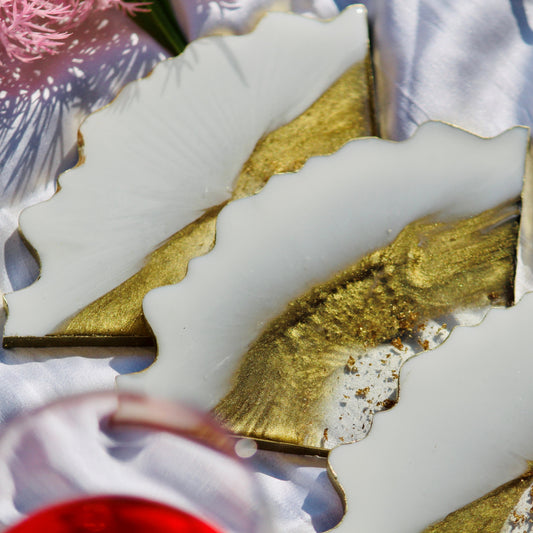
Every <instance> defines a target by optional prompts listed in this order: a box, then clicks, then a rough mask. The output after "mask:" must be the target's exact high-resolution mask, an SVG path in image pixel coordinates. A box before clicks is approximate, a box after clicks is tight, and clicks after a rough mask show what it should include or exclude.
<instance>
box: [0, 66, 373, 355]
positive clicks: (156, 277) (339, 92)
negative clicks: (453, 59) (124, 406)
mask: <svg viewBox="0 0 533 533" xmlns="http://www.w3.org/2000/svg"><path fill="white" fill-rule="evenodd" d="M374 124H375V121H374V107H373V80H372V67H371V60H370V57H369V56H368V57H367V58H366V59H365V60H364V61H362V62H359V63H357V64H355V65H354V66H352V67H351V68H350V69H349V70H348V71H347V72H346V73H345V74H344V75H343V76H341V77H340V78H339V79H338V80H337V81H336V82H335V83H334V84H333V85H332V86H331V87H330V88H329V89H328V90H327V91H326V92H325V93H324V94H323V95H322V96H321V97H320V98H319V99H318V100H317V101H316V102H315V103H314V104H313V105H311V107H309V108H308V109H307V110H306V111H305V112H304V113H302V114H301V115H300V116H299V117H297V118H296V119H295V120H293V121H292V122H290V123H289V124H287V125H285V126H282V127H280V128H278V129H277V130H275V131H273V132H272V133H270V134H268V135H267V136H265V137H264V138H262V139H261V140H260V141H259V142H258V143H257V145H256V147H255V149H254V151H253V153H252V154H251V156H250V158H249V159H248V161H247V162H246V163H245V164H244V166H243V168H242V170H241V172H240V175H239V176H238V178H237V179H236V182H235V188H234V192H233V195H232V199H237V198H243V197H246V196H250V195H253V194H255V193H256V192H258V191H259V190H260V189H261V188H262V187H263V186H264V184H265V183H266V182H267V181H268V179H269V178H270V177H271V176H273V175H275V174H281V173H285V172H295V171H297V170H299V169H300V168H301V167H302V166H303V165H304V164H305V162H306V161H307V160H308V159H309V158H310V157H313V156H317V155H328V154H332V153H334V152H336V151H337V150H338V149H339V148H341V147H342V146H343V145H344V144H346V143H347V142H348V141H350V140H353V139H355V138H358V137H365V136H372V135H375V134H376V131H375V125H374ZM222 207H223V205H220V206H216V207H213V208H212V209H210V210H209V211H208V212H206V213H205V214H204V215H203V216H202V217H201V218H200V219H198V220H197V221H195V222H193V223H192V224H190V225H188V226H187V227H185V228H184V229H182V230H181V231H179V232H178V233H176V234H175V235H173V236H172V237H170V238H169V239H168V240H167V241H166V242H165V243H163V244H162V245H161V246H160V247H159V248H158V249H157V250H155V251H154V252H153V253H152V254H151V255H150V256H148V257H147V260H146V264H145V265H144V267H143V268H142V269H141V270H140V271H139V272H138V273H136V274H135V275H133V276H132V277H131V278H129V279H128V280H126V281H125V282H123V283H122V284H120V285H119V286H117V287H116V288H115V289H113V290H112V291H110V292H108V293H107V294H105V295H103V296H102V297H100V298H99V299H97V300H95V301H94V302H92V303H91V304H89V305H88V306H87V307H85V308H84V309H83V310H81V311H80V312H79V313H78V314H76V315H74V316H73V317H72V318H70V319H67V320H66V321H65V323H64V325H63V326H61V327H60V328H59V329H58V330H57V331H55V332H54V334H52V335H47V336H46V337H31V338H30V337H28V338H24V337H20V338H17V337H13V338H6V339H4V344H5V345H8V346H22V345H25V346H28V345H30V346H39V345H40V346H43V345H46V346H50V345H62V344H65V343H66V344H68V345H74V344H76V338H79V340H80V342H79V344H80V345H90V344H93V343H92V342H91V339H94V341H95V343H97V344H99V345H100V344H105V339H106V338H110V342H112V343H113V344H114V345H120V344H121V343H122V344H123V345H126V344H128V345H131V344H133V345H136V344H148V343H153V338H152V332H151V330H150V327H149V325H148V324H147V322H146V320H145V318H144V316H143V313H142V300H143V298H144V296H145V294H146V293H147V292H148V291H150V290H151V289H154V288H156V287H160V286H163V285H169V284H174V283H178V282H179V281H181V280H182V279H183V278H184V276H185V274H186V272H187V265H188V263H189V261H190V260H191V259H192V258H194V257H197V256H200V255H203V254H205V253H207V252H208V251H209V250H211V248H212V247H213V245H214V240H215V223H216V217H217V215H218V213H219V211H220V209H221V208H222Z"/></svg>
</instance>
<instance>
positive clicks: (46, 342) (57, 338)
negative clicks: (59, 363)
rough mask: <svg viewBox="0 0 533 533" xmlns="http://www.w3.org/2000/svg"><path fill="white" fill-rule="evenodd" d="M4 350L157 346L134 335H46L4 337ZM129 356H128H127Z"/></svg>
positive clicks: (151, 341) (151, 339)
mask: <svg viewBox="0 0 533 533" xmlns="http://www.w3.org/2000/svg"><path fill="white" fill-rule="evenodd" d="M2 344H3V347H4V348H58V347H83V346H104V347H109V346H114V347H117V346H118V347H132V346H155V345H156V343H155V340H154V338H153V337H148V336H140V335H138V336H133V335H128V336H126V335H45V336H43V337H4V338H3V343H2ZM125 355H128V354H125Z"/></svg>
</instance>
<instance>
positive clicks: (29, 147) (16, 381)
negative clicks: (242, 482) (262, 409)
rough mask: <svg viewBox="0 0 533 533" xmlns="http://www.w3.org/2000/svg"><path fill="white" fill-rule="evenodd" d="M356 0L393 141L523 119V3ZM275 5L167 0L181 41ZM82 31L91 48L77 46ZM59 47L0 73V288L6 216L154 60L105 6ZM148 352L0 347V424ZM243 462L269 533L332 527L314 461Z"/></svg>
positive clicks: (320, 6)
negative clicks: (254, 479) (438, 124)
mask: <svg viewBox="0 0 533 533" xmlns="http://www.w3.org/2000/svg"><path fill="white" fill-rule="evenodd" d="M342 1H343V0H338V2H339V7H341V8H342V7H344V4H343V3H342ZM364 3H365V4H366V5H367V8H368V10H369V14H370V20H371V29H372V36H373V48H374V60H375V63H376V67H377V72H376V78H377V82H378V84H377V86H378V87H377V88H378V92H377V102H378V110H379V122H380V125H381V131H382V135H383V136H386V137H390V138H393V139H405V138H406V137H408V136H409V135H411V134H412V132H413V131H414V130H415V128H416V127H417V125H419V124H421V123H423V122H425V121H427V120H433V119H439V120H444V121H447V122H452V123H455V124H457V125H460V126H462V127H464V128H467V129H469V130H471V131H473V132H475V133H477V134H480V135H485V136H489V135H495V134H497V133H500V132H501V131H503V130H505V129H507V128H509V127H511V126H512V125H515V124H524V125H527V126H531V125H532V123H533V97H532V96H530V95H531V94H533V91H532V89H533V55H532V54H533V29H532V28H533V2H531V1H525V0H524V1H522V0H469V1H468V2H465V1H464V0H448V1H446V2H435V1H432V0H424V1H423V0H366V2H364ZM277 5H278V4H276V3H274V2H270V1H266V0H265V1H263V0H257V1H255V2H254V1H251V0H248V1H242V2H238V1H236V0H235V1H232V0H219V1H214V0H213V1H208V0H174V6H175V10H176V13H177V14H178V17H179V18H180V20H181V23H182V25H183V27H184V28H185V30H186V32H187V33H188V35H190V36H193V37H196V36H199V35H204V34H206V33H208V32H210V31H213V30H216V29H220V28H221V27H226V28H230V30H232V31H245V30H246V29H247V28H248V27H249V24H250V23H253V20H254V19H255V18H256V17H257V14H258V12H259V11H260V10H262V9H264V8H265V7H267V6H269V7H272V6H273V7H276V6H277ZM281 7H282V8H284V9H285V8H286V7H287V4H283V5H282V6H281ZM290 7H292V8H293V9H294V10H296V11H299V12H301V11H304V12H305V11H310V12H315V13H318V14H319V15H322V16H325V17H330V16H332V15H334V14H335V12H336V8H335V6H334V5H333V4H332V3H331V1H330V0H293V1H292V3H291V4H290ZM98 17H100V18H98ZM104 20H107V22H105V23H104ZM94 36H98V39H97V41H92V40H91V39H93V37H94ZM98 43H100V44H98ZM69 45H70V52H69V54H70V55H68V58H65V57H62V56H58V57H57V58H51V59H47V60H46V61H43V62H40V63H34V64H31V65H29V66H27V67H21V68H20V69H19V70H17V68H16V67H13V68H11V67H9V68H6V67H0V68H2V70H1V71H0V80H1V84H0V184H1V187H2V196H1V200H0V202H1V203H0V238H1V239H2V240H1V243H0V288H1V290H2V291H4V292H5V291H9V290H12V289H17V288H21V287H23V286H25V285H27V284H28V283H30V282H31V281H32V280H33V279H34V278H35V276H36V275H37V267H36V264H35V261H34V260H33V259H32V258H31V256H30V255H29V253H28V252H27V251H26V249H25V248H24V246H23V244H22V242H21V241H20V239H19V237H18V235H17V233H16V225H17V218H18V215H19V213H20V210H21V209H22V208H23V207H24V206H27V205H30V204H32V203H34V202H37V201H42V200H44V199H46V198H48V197H49V196H50V195H51V194H52V192H53V189H54V180H55V178H56V177H57V175H58V173H59V172H60V171H62V170H64V169H65V168H68V167H69V166H72V165H73V164H74V163H75V161H76V155H75V144H76V131H77V128H78V125H79V123H80V121H81V120H82V119H83V117H84V116H86V115H87V114H88V113H90V112H91V111H93V110H95V109H96V108H98V107H100V106H102V105H105V104H106V103H107V102H109V101H110V100H111V99H112V98H113V95H114V94H116V92H117V91H118V90H119V88H120V87H121V86H122V85H123V84H124V83H126V82H127V81H129V80H131V79H135V78H137V77H141V76H143V75H145V74H146V73H147V72H149V70H151V68H152V67H153V66H154V64H155V63H156V62H157V61H159V60H160V59H162V58H163V57H166V55H167V54H166V53H165V52H164V51H163V50H162V49H161V48H160V47H159V46H157V45H156V44H155V43H154V42H153V41H152V40H151V39H150V38H149V37H148V36H147V35H146V34H144V33H143V32H142V31H140V30H139V29H138V28H136V27H135V26H134V25H133V24H132V23H131V22H130V21H128V19H126V18H125V17H124V16H123V15H121V14H120V13H112V12H107V13H105V14H102V15H101V14H97V15H95V16H94V18H93V19H91V21H88V22H87V23H86V24H85V25H84V26H83V29H82V30H80V33H79V34H77V35H75V36H74V37H73V38H72V40H71V42H70V43H69ZM92 48H95V49H96V50H97V51H96V52H92ZM80 61H81V62H80ZM152 357H153V353H152V352H151V351H150V350H145V349H136V350H130V349H128V350H124V349H107V350H105V349H98V350H96V349H67V348H64V349H40V350H37V349H31V350H30V349H17V350H1V351H0V425H1V424H4V423H5V422H6V421H7V420H8V419H10V418H12V417H13V416H15V415H17V414H19V413H21V412H23V411H25V410H27V409H29V408H31V407H35V406H38V405H42V404H44V403H46V402H47V401H50V400H52V399H54V398H57V397H61V396H65V395H68V394H73V393H77V392H83V391H89V390H111V389H112V388H113V386H114V378H115V376H116V375H117V374H119V373H127V372H134V371H137V370H140V369H142V368H145V367H146V366H147V365H148V364H149V363H150V362H151V360H152ZM378 416H379V415H378ZM0 427H1V426H0ZM80 430H81V429H80ZM87 461H88V462H89V463H90V462H91V458H90V457H88V458H87ZM254 462H255V469H256V471H257V476H258V478H259V479H260V481H261V483H262V484H263V486H264V487H265V489H266V491H267V492H268V494H269V495H270V497H271V498H272V499H273V501H274V502H275V504H274V506H273V507H274V509H275V510H276V516H277V524H278V528H279V530H280V531H283V532H287V533H291V532H294V533H296V532H297V533H300V532H301V533H306V532H313V531H326V530H327V529H329V528H331V527H332V526H333V525H334V524H335V523H336V522H337V521H338V520H339V519H340V517H341V515H342V508H341V505H340V500H339V498H338V496H337V495H336V493H335V492H334V491H333V489H332V487H331V485H330V483H329V482H328V480H327V474H326V471H325V468H324V461H323V460H321V459H316V458H306V457H294V456H284V455H282V454H276V453H273V452H260V453H259V454H258V455H257V457H256V458H255V459H254ZM91 467H92V468H98V464H92V465H91Z"/></svg>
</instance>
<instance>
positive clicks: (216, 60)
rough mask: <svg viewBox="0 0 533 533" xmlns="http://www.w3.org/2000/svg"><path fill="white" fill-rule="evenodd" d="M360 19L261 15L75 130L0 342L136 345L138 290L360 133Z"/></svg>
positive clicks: (366, 108) (367, 102)
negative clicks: (72, 160)
mask: <svg viewBox="0 0 533 533" xmlns="http://www.w3.org/2000/svg"><path fill="white" fill-rule="evenodd" d="M368 54H369V52H368V32H367V22H366V11H365V10H364V8H363V7H361V6H354V7H352V8H350V9H347V10H346V11H345V12H343V13H342V14H341V15H340V16H339V17H337V18H336V19H334V20H332V21H330V22H321V21H316V20H311V19H307V18H304V17H299V16H297V15H292V14H287V13H275V14H270V15H267V16H265V17H264V19H263V20H262V21H261V22H260V23H259V25H258V26H257V28H256V30H255V31H254V32H253V33H251V34H248V35H244V36H238V37H237V36H229V37H228V36H226V37H210V38H204V39H200V40H198V41H196V42H194V43H192V44H191V45H190V46H188V47H187V50H186V51H185V52H184V53H183V54H182V55H181V56H179V57H177V58H175V59H171V60H168V61H166V62H164V63H162V64H161V65H159V66H158V67H157V68H156V69H155V71H154V73H153V74H152V75H151V76H150V77H149V78H147V79H145V80H142V81H140V82H136V83H132V84H130V85H128V86H127V87H126V88H125V89H124V90H123V91H122V93H121V94H120V95H119V96H118V97H117V99H116V100H115V102H113V103H112V104H111V105H110V106H108V107H107V108H105V109H103V110H101V111H99V112H97V113H95V114H94V115H92V116H91V117H89V119H88V120H87V121H86V122H85V123H84V125H83V126H82V128H81V135H82V138H83V139H82V140H83V143H82V144H83V150H82V153H81V154H80V155H81V161H82V164H80V165H79V166H77V167H76V168H75V169H73V170H71V171H69V172H67V173H66V174H65V175H63V176H62V177H61V179H60V190H59V191H58V193H57V194H56V195H55V196H54V197H53V198H52V199H51V200H50V201H48V202H46V203H44V204H40V205H38V206H35V207H32V208H30V209H28V210H26V211H25V212H24V213H23V215H22V216H21V220H20V228H21V231H22V233H23V235H24V237H25V239H26V240H27V242H28V243H29V245H30V247H31V248H32V249H33V250H34V251H35V254H36V256H37V257H38V259H39V261H40V264H41V276H40V278H39V280H38V281H37V282H36V283H34V284H33V285H32V286H30V287H28V288H26V289H23V290H21V291H18V292H16V293H13V294H10V295H7V296H6V298H5V300H6V302H7V308H8V314H9V316H8V321H7V325H6V328H5V335H4V345H5V346H6V347H9V346H24V345H42V346H50V345H65V344H73V345H81V344H115V345H124V344H146V343H152V342H153V336H152V333H151V330H150V328H149V326H148V325H147V323H146V321H145V319H144V317H143V314H142V299H143V297H144V295H145V294H146V293H147V292H148V291H149V290H150V289H152V288H155V287H159V286H161V285H167V284H172V283H177V282H178V281H180V280H181V279H182V278H183V276H184V275H185V273H186V270H187V265H188V262H189V260H190V259H191V258H192V257H195V256H197V255H201V254H204V253H206V252H207V251H209V250H210V249H211V247H212V246H213V243H214V232H215V220H216V216H217V214H218V212H219V211H220V209H221V208H222V206H223V205H224V204H225V203H227V202H228V201H230V200H231V199H236V198H241V197H244V196H248V195H251V194H255V193H256V192H257V191H258V190H260V189H261V187H262V186H263V185H264V183H265V182H266V181H267V180H268V178H269V177H270V176H272V175H274V174H279V173H283V172H293V171H295V170H298V169H299V168H301V167H302V166H303V164H304V163H305V161H306V160H307V159H308V158H309V157H311V156H314V155H323V154H330V153H333V152H335V151H336V150H337V149H339V148H340V147H341V146H342V145H344V144H345V143H346V142H347V141H349V140H351V139H353V138H356V137H361V136H368V135H373V134H375V131H374V127H373V110H372V77H371V66H370V59H369V55H368Z"/></svg>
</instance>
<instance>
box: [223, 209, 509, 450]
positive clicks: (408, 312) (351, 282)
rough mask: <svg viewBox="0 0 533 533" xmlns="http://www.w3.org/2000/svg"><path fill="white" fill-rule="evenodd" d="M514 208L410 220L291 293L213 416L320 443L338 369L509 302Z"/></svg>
mask: <svg viewBox="0 0 533 533" xmlns="http://www.w3.org/2000/svg"><path fill="white" fill-rule="evenodd" d="M518 215H519V208H518V205H517V204H512V205H505V206H500V207H499V208H495V209H491V210H488V211H485V212H483V213H481V214H479V215H477V216H475V217H470V218H467V219H463V220H459V221H455V222H448V223H443V222H432V221H429V220H427V219H425V220H420V221H417V222H414V223H412V224H409V225H408V226H406V227H405V228H404V229H403V231H402V232H401V233H400V234H399V235H398V237H397V238H396V240H395V241H394V242H393V243H391V244H390V245H388V246H386V247H384V248H382V249H379V250H377V251H375V252H373V253H370V254H369V255H367V256H365V257H364V258H362V259H361V260H360V261H358V262H357V263H355V264H354V265H353V266H351V267H349V268H348V269H346V270H344V271H343V272H340V273H339V274H337V275H336V276H334V277H333V278H332V279H331V280H330V281H327V282H326V283H323V284H321V285H317V286H315V287H313V288H312V289H311V290H310V291H308V292H307V293H306V294H304V295H302V296H300V297H299V298H297V299H295V300H293V301H292V302H290V303H289V304H288V305H287V307H286V308H285V310H284V311H283V312H282V313H281V314H280V315H279V316H278V317H277V318H276V319H274V320H272V321H271V322H270V323H269V324H267V326H266V327H265V329H264V330H263V332H262V333H261V334H260V336H259V337H258V338H257V339H256V340H255V341H254V342H252V343H251V344H250V348H249V349H248V351H247V352H246V353H245V354H243V357H242V360H241V363H240V366H239V368H238V370H237V371H236V373H235V374H234V376H233V379H232V382H231V385H230V387H229V389H228V393H227V395H226V396H225V397H224V398H222V399H221V401H220V402H219V403H218V405H217V406H216V408H215V414H216V416H217V417H218V418H219V419H220V420H221V421H222V422H223V423H224V424H225V425H226V426H227V427H228V428H229V429H231V430H232V431H233V432H235V433H237V434H239V435H244V436H249V437H252V438H260V439H264V440H268V441H281V442H284V443H290V444H294V445H300V446H312V447H321V440H322V438H323V436H324V427H323V425H322V424H323V419H324V418H323V413H324V410H327V408H328V405H331V404H332V402H337V400H336V396H335V395H334V394H332V393H331V390H332V389H331V387H330V386H329V385H330V383H329V381H328V380H329V379H330V377H332V376H334V375H336V373H337V372H338V371H339V369H342V368H344V367H345V366H346V365H350V364H352V365H353V364H354V363H355V361H356V360H357V357H358V356H360V355H363V354H364V353H365V352H366V351H368V350H369V349H370V348H373V347H376V346H378V345H381V344H384V343H392V344H393V345H394V342H395V341H398V342H401V339H402V338H403V337H404V336H409V335H412V334H413V333H414V332H415V331H417V330H418V329H419V328H422V327H423V325H424V322H426V321H427V320H429V319H436V318H439V317H442V316H444V315H446V314H448V313H452V312H454V311H458V310H461V309H478V308H487V307H490V306H506V305H511V304H512V302H513V282H514V273H515V263H516V246H517V239H518ZM421 351H422V350H421ZM389 407H390V406H389Z"/></svg>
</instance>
